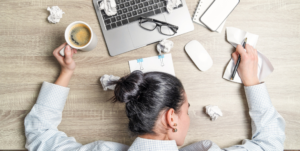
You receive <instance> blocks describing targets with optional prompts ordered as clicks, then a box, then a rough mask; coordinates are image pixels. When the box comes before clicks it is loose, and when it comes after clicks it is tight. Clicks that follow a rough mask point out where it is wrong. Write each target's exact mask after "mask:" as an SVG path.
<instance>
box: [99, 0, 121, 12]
mask: <svg viewBox="0 0 300 151" xmlns="http://www.w3.org/2000/svg"><path fill="white" fill-rule="evenodd" d="M99 8H100V10H104V12H105V14H106V15H107V16H113V15H116V14H117V4H116V1H115V0H103V1H102V2H101V3H100V7H99Z"/></svg>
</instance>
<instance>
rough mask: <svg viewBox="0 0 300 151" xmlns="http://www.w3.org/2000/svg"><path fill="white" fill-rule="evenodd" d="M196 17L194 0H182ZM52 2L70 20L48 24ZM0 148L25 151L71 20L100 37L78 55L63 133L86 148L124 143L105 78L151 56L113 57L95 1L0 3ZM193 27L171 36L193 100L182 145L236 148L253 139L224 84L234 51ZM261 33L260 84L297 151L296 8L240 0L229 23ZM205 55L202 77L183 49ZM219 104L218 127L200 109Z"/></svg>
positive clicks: (290, 0)
mask: <svg viewBox="0 0 300 151" xmlns="http://www.w3.org/2000/svg"><path fill="white" fill-rule="evenodd" d="M187 2H188V3H187V5H188V8H189V11H190V14H191V15H192V14H193V12H194V10H195V8H196V5H197V3H198V0H187ZM53 5H58V6H59V7H60V8H61V9H62V10H63V11H64V12H65V13H66V14H64V15H63V18H62V19H61V22H60V23H58V24H50V23H48V22H47V21H46V18H47V17H48V15H49V12H47V10H46V8H47V7H48V6H53ZM0 8H1V9H0V20H1V22H0V63H1V65H0V149H24V145H25V135H24V118H25V116H26V115H27V113H28V112H29V111H30V109H31V108H32V106H33V105H34V103H35V102H36V99H37V96H38V93H39V89H40V87H41V84H42V82H43V81H48V82H54V81H55V79H56V78H57V76H58V74H59V70H60V69H59V65H58V63H57V61H56V60H55V58H54V57H53V56H52V51H53V50H54V49H55V48H56V47H58V46H59V45H61V44H62V43H63V42H64V30H65V28H66V27H67V25H68V24H70V23H71V22H73V21H77V20H81V21H84V22H87V23H88V24H89V25H90V26H91V27H92V29H93V30H94V31H95V33H96V35H97V36H98V40H99V41H98V46H97V48H96V49H95V50H93V51H91V52H79V53H78V54H77V55H75V56H74V58H75V60H76V64H77V67H76V71H75V73H74V76H73V77H72V80H71V82H70V84H69V87H70V88H71V91H70V94H69V97H68V100H67V103H66V105H65V109H64V111H63V119H62V122H61V124H60V125H59V127H58V128H59V130H61V131H64V132H65V133H66V134H67V135H68V136H72V137H75V138H76V140H77V141H78V142H80V143H82V144H87V143H91V142H93V141H96V140H106V141H115V142H119V143H125V144H127V145H130V144H131V143H132V141H133V140H134V138H132V137H129V135H128V131H127V122H128V121H127V117H126V115H125V112H124V104H115V105H113V104H112V103H110V102H106V100H108V99H109V98H110V97H111V96H112V92H111V91H110V92H104V91H103V89H102V87H101V85H100V83H99V78H100V77H101V76H102V75H103V74H113V75H117V76H123V75H126V74H128V73H129V66H128V60H132V59H137V58H142V57H150V56H154V55H157V52H156V50H155V45H154V44H152V45H149V46H146V47H143V48H140V49H137V50H134V51H131V52H128V53H125V54H122V55H119V56H116V57H110V56H109V55H108V52H107V48H106V45H105V42H104V39H103V36H102V33H101V30H100V26H99V24H98V20H97V18H96V14H95V11H94V8H93V5H92V0H65V1H48V0H47V1H36V0H22V1H9V0H1V1H0ZM194 26H195V30H194V31H193V32H189V33H186V34H184V35H181V36H178V37H174V38H171V40H172V41H174V43H175V47H174V48H173V49H172V51H171V53H172V56H173V62H174V66H175V73H176V75H177V77H178V78H179V79H181V80H182V82H183V84H184V86H185V89H186V91H187V94H188V98H189V101H190V103H191V108H190V111H189V112H190V117H191V126H190V129H189V132H188V135H187V137H186V141H185V144H190V143H193V142H196V141H200V140H204V139H209V140H212V141H213V142H215V143H216V144H218V145H220V146H221V147H229V146H231V145H234V144H240V143H241V141H242V139H246V138H250V137H251V126H250V117H249V115H248V106H247V102H246V98H245V93H244V89H243V86H242V85H240V84H235V83H232V82H228V81H226V80H224V79H222V74H223V72H224V69H225V67H226V64H227V62H228V61H229V59H230V54H231V53H232V52H233V50H234V49H233V47H232V46H231V45H230V44H229V43H228V42H227V41H226V40H225V29H223V31H222V33H214V32H210V31H209V30H207V29H206V28H203V27H202V26H200V25H198V24H194ZM231 26H232V27H237V28H240V29H243V30H245V31H249V32H251V33H255V34H258V35H259V36H260V37H259V41H258V44H257V48H258V50H260V51H261V52H262V53H263V54H265V55H266V56H267V57H268V58H269V59H270V61H271V62H272V64H273V65H274V68H275V71H274V72H273V73H272V74H271V75H270V76H269V77H267V79H266V80H265V82H266V85H267V88H268V91H269V95H270V97H271V99H272V102H273V105H274V106H275V107H276V109H277V110H278V112H279V113H280V114H281V115H282V116H283V117H284V119H285V120H286V141H285V148H286V149H300V143H299V142H300V110H299V108H300V102H299V101H300V80H299V78H300V71H299V68H300V58H299V57H300V1H299V0H276V1H272V0H265V1H261V0H242V1H241V2H240V4H239V5H238V7H237V8H236V9H235V10H234V12H233V13H232V14H231V15H230V16H229V18H228V19H227V21H226V24H225V27H231ZM194 39H196V40H198V41H199V42H201V43H202V45H203V46H204V47H205V48H206V49H207V51H208V53H209V54H210V55H211V57H212V58H213V61H214V65H213V67H212V68H211V69H209V70H208V71H206V72H200V71H199V70H198V69H197V68H196V67H195V65H194V64H193V63H192V62H191V60H190V59H189V58H188V56H187V55H186V53H185V52H184V46H185V44H187V43H188V42H189V41H191V40H194ZM208 104H213V105H218V106H219V107H220V108H221V109H222V111H223V113H224V116H223V117H221V118H220V119H218V120H217V121H215V122H212V121H210V120H209V118H208V117H207V116H206V115H205V114H204V111H203V107H204V106H205V105H208Z"/></svg>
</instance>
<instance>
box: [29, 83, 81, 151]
mask: <svg viewBox="0 0 300 151" xmlns="http://www.w3.org/2000/svg"><path fill="white" fill-rule="evenodd" d="M68 93H69V88H66V87H62V86H59V85H55V84H52V83H48V82H44V83H43V85H42V88H41V90H40V93H39V96H38V99H37V102H36V104H35V105H34V106H33V108H32V109H31V111H30V112H29V113H28V115H27V116H26V118H25V121H24V125H25V136H26V145H25V147H26V148H27V149H28V150H34V151H39V150H40V151H46V150H62V151H63V150H76V149H78V148H80V147H81V146H82V144H80V143H77V142H76V140H75V138H74V137H68V136H67V135H66V134H65V133H64V132H61V131H59V130H58V129H57V126H58V125H59V124H60V122H61V119H62V111H63V108H64V106H65V102H66V100H67V96H68Z"/></svg>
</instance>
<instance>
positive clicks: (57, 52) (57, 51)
mask: <svg viewBox="0 0 300 151" xmlns="http://www.w3.org/2000/svg"><path fill="white" fill-rule="evenodd" d="M66 45H67V43H66V42H65V43H63V44H62V45H60V46H59V47H58V48H56V49H55V50H54V51H53V55H54V56H55V57H56V56H60V55H59V51H60V50H61V49H62V48H64V47H65V46H66Z"/></svg>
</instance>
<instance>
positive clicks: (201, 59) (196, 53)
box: [185, 40, 213, 71]
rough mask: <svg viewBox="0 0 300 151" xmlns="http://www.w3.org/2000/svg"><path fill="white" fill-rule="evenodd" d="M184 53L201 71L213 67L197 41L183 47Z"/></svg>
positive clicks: (211, 61)
mask: <svg viewBox="0 0 300 151" xmlns="http://www.w3.org/2000/svg"><path fill="white" fill-rule="evenodd" d="M185 51H186V53H187V54H188V55H189V57H190V58H191V59H192V60H193V62H194V63H195V65H196V66H197V67H198V68H199V70H201V71H206V70H208V69H209V68H210V67H211V66H212V65H213V60H212V59H211V57H210V55H209V54H208V53H207V51H206V50H205V49H204V47H203V46H202V45H201V44H200V42H198V41H197V40H192V41H190V42H189V43H188V44H186V45H185Z"/></svg>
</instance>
